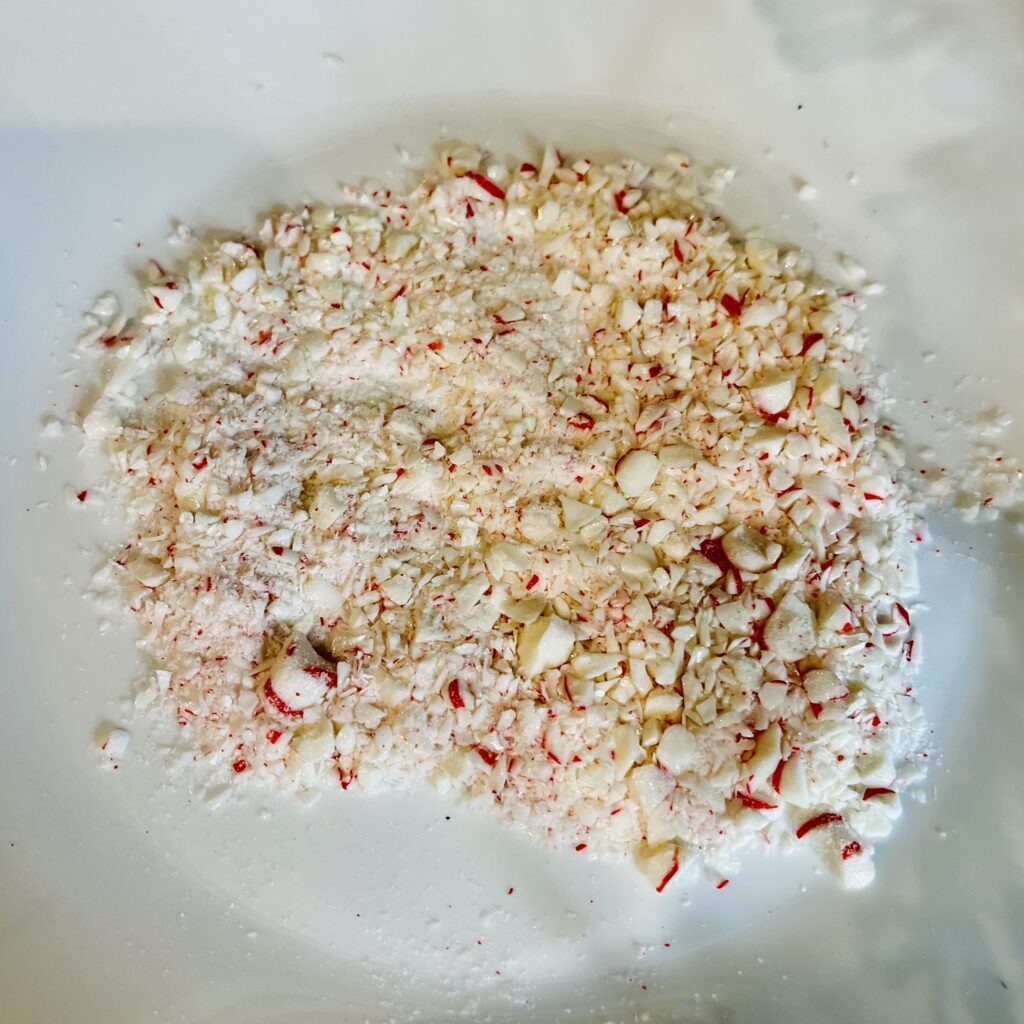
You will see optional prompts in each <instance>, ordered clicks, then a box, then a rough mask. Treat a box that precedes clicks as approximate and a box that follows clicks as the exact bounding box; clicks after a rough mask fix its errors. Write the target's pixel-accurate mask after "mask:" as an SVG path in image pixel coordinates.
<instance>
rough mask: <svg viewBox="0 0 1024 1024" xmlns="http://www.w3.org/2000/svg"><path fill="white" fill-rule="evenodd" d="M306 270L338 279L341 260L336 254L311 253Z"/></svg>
mask: <svg viewBox="0 0 1024 1024" xmlns="http://www.w3.org/2000/svg"><path fill="white" fill-rule="evenodd" d="M306 269H307V270H308V271H309V272H310V273H311V274H320V275H321V276H323V277H336V276H337V274H338V271H340V270H341V260H340V258H339V257H338V254H337V253H336V252H311V253H310V254H309V255H308V256H307V257H306ZM236 280H237V278H236ZM239 291H241V289H239Z"/></svg>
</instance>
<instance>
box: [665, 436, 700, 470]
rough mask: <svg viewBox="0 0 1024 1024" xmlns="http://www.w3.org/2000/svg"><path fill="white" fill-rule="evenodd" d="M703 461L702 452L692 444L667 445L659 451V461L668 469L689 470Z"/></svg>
mask: <svg viewBox="0 0 1024 1024" xmlns="http://www.w3.org/2000/svg"><path fill="white" fill-rule="evenodd" d="M700 460H701V454H700V451H699V450H698V449H697V448H695V447H694V446H693V445H692V444H686V443H685V442H681V443H679V444H667V445H665V446H664V447H663V448H661V449H660V450H659V451H658V461H659V462H660V463H661V464H662V465H663V466H664V467H665V468H666V469H689V467H690V466H695V465H696V464H697V463H698V462H700Z"/></svg>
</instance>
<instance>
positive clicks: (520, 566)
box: [491, 540, 530, 572]
mask: <svg viewBox="0 0 1024 1024" xmlns="http://www.w3.org/2000/svg"><path fill="white" fill-rule="evenodd" d="M491 551H492V552H493V554H494V555H495V556H496V557H497V558H500V559H501V561H502V562H503V563H504V565H505V567H506V568H507V569H508V570H509V571H510V572H525V571H526V570H527V569H529V568H530V556H529V555H528V554H527V553H526V552H525V551H524V550H523V549H522V547H521V546H520V545H519V544H516V543H514V542H513V541H507V540H503V541H499V542H498V543H497V544H495V545H494V546H493V547H492V548H491Z"/></svg>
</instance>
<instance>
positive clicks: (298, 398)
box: [74, 146, 922, 891]
mask: <svg viewBox="0 0 1024 1024" xmlns="http://www.w3.org/2000/svg"><path fill="white" fill-rule="evenodd" d="M729 178H730V175H729V174H728V173H726V172H725V171H724V170H719V171H717V172H715V173H713V174H712V175H711V176H710V177H709V178H704V177H702V176H701V175H700V174H698V173H697V172H695V171H694V170H693V169H692V168H691V167H690V161H689V160H688V159H687V158H686V157H684V156H682V155H681V154H671V155H669V156H668V157H667V158H666V159H665V160H664V161H663V162H662V163H660V164H659V165H658V166H655V167H648V166H645V165H643V164H641V163H639V162H638V161H635V160H623V161H619V162H613V163H610V164H607V165H600V164H595V163H592V162H590V161H589V160H585V159H580V160H575V161H571V162H567V160H566V158H564V157H563V156H562V155H561V154H559V152H558V151H557V150H555V149H554V148H552V147H549V148H548V149H546V150H545V152H544V153H543V154H542V155H540V156H538V158H536V159H534V160H530V161H527V162H523V161H516V162H514V163H511V164H508V165H505V164H502V163H500V162H497V161H495V160H493V159H491V158H490V157H488V156H486V155H485V154H484V153H482V152H481V151H480V150H478V149H476V148H474V147H472V146H454V147H450V148H449V149H448V150H447V151H446V152H445V153H444V154H443V155H442V158H441V160H440V161H439V163H438V164H437V165H436V166H433V167H429V168H426V169H424V170H422V171H421V172H420V174H419V177H418V179H417V181H416V182H415V183H414V184H413V187H412V188H411V189H410V190H408V191H394V190H388V189H385V188H383V187H373V186H368V187H367V188H365V189H360V188H349V189H347V190H346V191H345V194H344V197H343V201H342V202H341V203H340V204H339V205H338V206H327V205H306V206H299V207H297V208H295V209H292V210H288V211H285V212H282V213H279V214H275V215H274V216H272V217H270V218H268V219H267V220H266V221H265V222H264V223H263V224H262V225H261V226H260V227H259V229H258V230H257V231H256V232H255V233H254V234H253V235H252V236H251V237H245V238H242V237H239V238H237V239H233V240H229V241H223V240H222V239H221V240H218V239H213V238H209V239H203V238H196V237H195V236H194V235H189V234H188V233H187V232H186V233H184V234H181V235H180V240H181V242H182V244H181V245H180V246H179V251H180V252H184V256H183V257H182V261H181V262H180V263H178V264H176V265H175V266H173V267H171V268H164V267H163V266H161V265H160V264H157V263H155V262H150V263H149V264H148V265H147V274H148V281H147V282H146V288H145V294H144V296H143V297H142V299H141V301H140V302H139V304H138V305H139V310H138V312H137V314H136V316H135V317H134V318H129V317H128V315H127V314H126V313H124V312H122V311H121V307H120V305H119V303H118V302H117V301H116V300H115V299H114V298H113V297H112V296H109V295H107V296H103V297H102V298H101V299H100V300H98V302H97V304H96V306H95V308H94V309H93V310H92V311H90V313H89V317H88V324H87V328H88V329H87V332H86V334H85V335H84V336H83V339H82V346H83V349H84V350H86V351H92V352H96V353H97V355H98V356H99V357H101V358H103V359H105V360H107V368H108V369H109V373H107V375H106V377H105V378H104V379H105V385H104V388H103V392H102V395H101V397H100V399H99V400H98V401H97V403H96V405H95V407H94V408H93V409H92V410H91V411H90V412H89V413H88V415H86V416H85V418H84V421H83V423H82V428H83V430H84V433H85V436H86V439H87V441H88V444H89V446H91V447H94V448H98V449H100V450H102V451H103V452H105V453H106V454H107V456H108V457H109V466H110V478H109V481H108V482H107V484H106V485H105V486H96V487H93V486H92V485H90V488H89V492H88V497H89V500H88V503H87V504H88V508H90V509H94V508H95V509H101V508H102V507H103V502H104V500H106V501H107V502H108V504H109V506H110V507H111V508H112V509H115V508H116V510H117V511H118V513H119V514H123V516H124V517H125V519H126V521H127V522H126V535H125V545H124V550H123V551H122V552H120V553H118V555H117V557H115V558H114V559H112V561H111V562H110V565H109V566H108V567H107V569H106V570H105V573H104V578H105V579H106V580H107V581H108V582H111V583H117V584H118V585H119V586H120V588H121V590H120V591H119V593H123V595H124V600H125V603H126V604H127V606H128V607H129V608H130V609H131V612H132V617H133V618H134V619H135V620H136V621H137V622H138V623H139V624H140V628H141V629H142V630H143V638H144V645H145V648H146V650H147V652H148V654H149V655H150V656H151V657H152V659H153V661H154V662H155V663H156V666H157V667H158V673H157V675H156V676H155V680H156V681H155V683H154V685H153V688H152V690H151V691H149V692H148V693H147V694H146V696H145V700H142V701H137V702H136V705H137V707H138V708H140V709H142V708H143V707H145V713H146V714H147V715H150V716H155V717H156V720H157V721H160V722H162V723H166V727H167V729H168V730H170V731H172V732H173V733H174V734H175V736H176V738H177V742H178V745H179V746H180V747H181V748H182V749H184V750H185V751H186V752H187V754H188V756H187V757H186V758H181V759H179V760H180V761H182V762H188V763H190V764H195V765H198V766H199V767H198V769H197V770H199V771H205V772H207V773H208V774H209V775H210V776H212V777H215V778H218V779H221V780H230V782H231V784H236V785H241V786H254V785H271V786H278V787H281V788H284V789H291V790H295V791H297V792H298V793H299V794H305V796H304V799H307V800H308V799H310V798H311V797H310V794H313V793H318V792H320V791H322V790H325V789H330V790H333V791H336V792H337V793H338V794H339V795H340V794H343V793H345V792H347V791H349V790H352V789H355V790H365V791H374V790H379V789H387V788H398V787H406V786H410V785H414V784H417V783H423V782H429V783H430V784H432V785H433V786H435V787H437V788H438V789H440V790H441V791H444V792H452V793H455V794H458V795H461V796H465V797H479V798H481V800H482V801H490V802H492V803H493V804H494V805H495V807H496V808H497V809H498V812H499V813H501V814H503V815H504V816H505V817H507V818H508V819H509V820H511V821H512V822H515V823H516V824H518V825H520V826H522V827H524V828H526V829H527V830H529V831H530V832H531V833H533V834H535V835H537V836H541V837H544V838H545V839H548V840H551V841H553V842H555V843H558V844H560V845H562V846H563V847H565V848H566V849H567V850H570V851H572V850H586V851H587V856H591V855H597V856H601V855H608V856H621V855H623V854H633V855H635V857H636V860H637V863H638V864H639V865H640V867H641V869H642V870H643V872H644V873H645V874H646V875H647V876H648V877H649V878H650V880H651V883H652V885H653V886H654V888H655V889H657V890H659V891H661V890H663V889H665V888H666V887H667V886H669V884H670V883H671V882H672V881H673V879H674V878H675V877H676V876H677V875H679V874H681V873H682V872H684V871H685V869H686V866H687V865H688V864H690V863H703V865H704V866H705V868H706V870H707V872H708V877H710V878H712V879H717V881H716V882H715V884H716V885H723V886H724V884H725V882H726V880H727V879H728V878H729V877H731V876H732V874H733V869H734V867H735V860H736V857H737V855H738V854H739V852H740V851H741V850H742V849H744V848H745V847H752V848H756V849H777V848H786V847H787V846H793V847H795V848H797V849H808V850H812V851H814V852H815V853H816V854H817V855H818V857H819V858H820V859H821V860H822V862H823V863H824V864H825V865H827V866H828V868H829V869H830V870H831V871H832V872H833V873H834V874H835V875H836V876H837V877H838V878H839V879H840V880H841V881H843V882H844V884H847V885H851V886H856V885H861V884H864V883H865V882H866V881H868V880H869V879H870V877H871V859H870V858H871V850H872V847H871V842H872V841H876V840H878V839H880V838H882V837H883V836H884V835H885V834H886V833H887V832H888V831H889V830H890V828H891V827H892V823H893V821H894V819H895V818H896V816H897V815H898V814H899V808H900V795H899V794H900V793H901V792H902V791H903V790H905V789H906V788H907V787H909V786H911V785H913V784H914V783H915V781H916V780H917V778H918V776H919V768H918V765H919V763H920V762H919V745H920V743H921V737H922V721H921V716H920V713H919V710H918V707H917V705H916V703H915V702H914V700H913V698H912V694H911V690H910V687H909V684H908V674H909V673H912V671H913V669H914V666H915V665H916V663H917V660H918V658H919V656H920V643H919V640H918V638H917V636H916V634H915V633H914V630H913V627H912V625H911V617H912V616H911V612H910V611H909V610H908V609H909V603H908V602H909V598H910V597H911V596H912V594H913V592H914V589H915V586H916V576H915V571H914V556H913V547H912V545H913V543H914V542H915V537H916V539H917V540H919V539H920V536H921V535H920V534H919V533H918V532H917V531H915V530H914V529H913V523H912V518H911V513H910V509H909V506H908V502H907V498H906V494H905V491H904V488H903V485H902V483H901V482H900V477H899V474H898V472H897V465H898V462H899V453H898V450H897V448H896V446H895V445H894V442H893V440H892V433H891V429H890V428H888V426H886V427H885V428H882V427H879V426H878V425H877V424H876V418H875V417H876V413H875V399H876V396H877V390H876V388H875V385H874V384H873V382H872V379H871V375H870V367H869V365H868V362H867V360H866V357H865V355H864V353H863V347H864V338H863V337H862V335H861V334H860V332H859V331H858V328H857V324H856V316H855V315H856V311H857V309H858V307H859V305H860V297H859V296H858V295H856V294H854V293H853V292H851V291H849V290H848V288H847V287H845V286H843V287H837V286H835V285H833V284H831V283H830V282H828V281H826V280H824V279H822V278H820V277H819V276H817V275H816V274H815V273H814V272H813V270H812V267H811V264H810V262H809V259H808V258H807V256H806V255H805V254H803V253H802V252H800V251H798V250H786V249H781V248H780V247H779V246H777V245H776V244H774V243H773V242H771V241H770V240H768V239H764V238H761V237H750V238H742V237H737V236H736V235H735V234H733V233H731V232H730V230H729V229H728V227H727V225H726V224H725V223H724V222H723V221H722V220H721V219H720V217H719V216H718V215H717V214H716V213H714V212H713V210H712V207H711V206H710V205H709V203H710V201H711V200H712V199H715V198H716V197H717V195H718V193H719V192H720V191H721V189H722V188H723V187H724V186H725V185H726V184H727V183H728V180H729ZM179 234H180V233H179ZM77 490H78V489H77V488H76V489H75V491H77ZM82 493H84V492H82ZM74 504H76V506H79V505H81V504H82V502H81V501H78V500H77V499H75V500H74ZM119 742H120V740H119V739H118V738H116V737H115V740H114V748H117V744H118V743H119ZM108 752H109V751H108ZM823 815H824V817H822V816H823ZM814 819H817V823H816V825H815V827H814V828H811V829H810V830H808V831H805V832H803V833H801V829H803V828H805V826H806V825H807V823H808V821H811V820H814ZM798 835H801V838H797V836H798Z"/></svg>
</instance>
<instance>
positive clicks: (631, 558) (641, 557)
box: [622, 544, 658, 579]
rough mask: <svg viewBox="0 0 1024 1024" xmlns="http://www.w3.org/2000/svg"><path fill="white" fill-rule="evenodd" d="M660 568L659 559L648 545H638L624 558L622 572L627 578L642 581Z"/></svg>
mask: <svg viewBox="0 0 1024 1024" xmlns="http://www.w3.org/2000/svg"><path fill="white" fill-rule="evenodd" d="M657 567H658V557H657V555H655V553H654V552H653V550H651V548H650V547H648V546H647V545H646V544H637V545H636V546H635V547H634V548H633V549H632V551H627V552H626V554H624V555H623V556H622V571H623V572H624V573H625V574H626V575H627V576H633V577H636V578H638V579H642V578H643V577H645V576H650V575H651V573H653V572H654V570H655V569H656V568H657Z"/></svg>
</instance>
